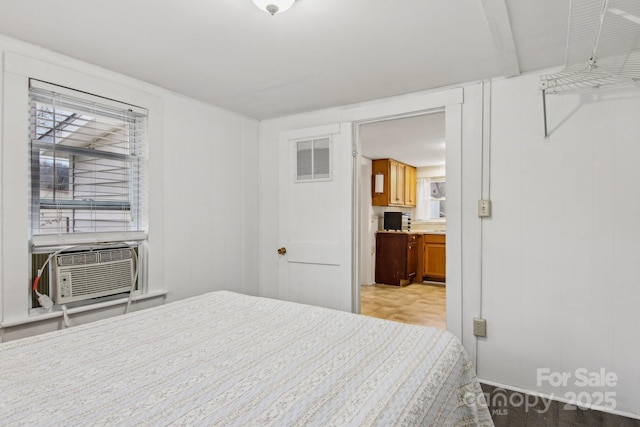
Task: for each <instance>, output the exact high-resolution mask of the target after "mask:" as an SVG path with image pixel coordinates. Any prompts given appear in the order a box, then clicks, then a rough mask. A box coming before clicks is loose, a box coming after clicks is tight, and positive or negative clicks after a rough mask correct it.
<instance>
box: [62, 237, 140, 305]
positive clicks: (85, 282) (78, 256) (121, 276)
mask: <svg viewBox="0 0 640 427" xmlns="http://www.w3.org/2000/svg"><path fill="white" fill-rule="evenodd" d="M53 266H54V270H55V283H56V289H55V302H56V304H66V303H69V302H73V301H81V300H86V299H90V298H97V297H103V296H107V295H113V294H118V293H121V292H128V291H130V290H131V286H132V285H133V280H134V254H133V249H132V248H122V249H108V250H96V251H88V252H74V253H66V254H59V255H56V256H55V260H54V263H53Z"/></svg>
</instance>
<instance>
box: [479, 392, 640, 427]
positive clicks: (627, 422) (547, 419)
mask: <svg viewBox="0 0 640 427" xmlns="http://www.w3.org/2000/svg"><path fill="white" fill-rule="evenodd" d="M482 390H483V391H484V392H485V396H486V397H488V400H489V401H488V402H487V403H488V404H489V411H490V412H491V417H492V418H493V422H494V423H495V425H496V427H503V426H505V427H556V426H559V427H578V426H580V427H582V426H589V427H640V420H636V419H632V418H627V417H622V416H620V415H613V414H610V413H608V412H601V411H594V410H591V409H580V408H578V407H569V408H572V409H567V408H568V407H567V405H565V404H564V403H563V402H558V401H556V400H553V401H550V402H549V401H547V406H548V408H547V410H546V411H545V410H544V407H545V403H544V402H543V401H542V399H541V398H536V397H535V396H529V398H527V397H526V396H527V395H524V396H525V397H523V395H522V394H521V393H518V392H514V391H510V390H505V389H503V388H499V387H494V386H490V385H487V384H482ZM514 394H517V395H519V396H515V397H512V396H513V395H514ZM498 395H500V396H498ZM527 401H528V402H530V404H531V406H530V407H527V404H526V403H524V402H527ZM505 402H517V403H518V405H510V404H507V405H504V403H505ZM535 402H537V405H533V403H535ZM573 408H575V409H573Z"/></svg>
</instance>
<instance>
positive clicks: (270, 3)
mask: <svg viewBox="0 0 640 427" xmlns="http://www.w3.org/2000/svg"><path fill="white" fill-rule="evenodd" d="M252 1H253V4H255V5H256V6H257V7H258V9H260V10H263V11H265V12H267V13H268V14H270V15H275V14H276V13H280V12H284V11H285V10H287V9H289V8H290V7H291V6H293V3H295V1H296V0H252Z"/></svg>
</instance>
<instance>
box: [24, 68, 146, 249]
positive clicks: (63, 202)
mask: <svg viewBox="0 0 640 427" xmlns="http://www.w3.org/2000/svg"><path fill="white" fill-rule="evenodd" d="M29 96H30V108H31V109H30V128H29V131H30V141H31V142H30V147H29V150H30V159H31V163H30V175H31V186H30V188H31V191H30V200H31V203H30V206H31V221H30V224H31V236H32V237H35V236H39V235H47V234H72V233H105V232H118V233H119V239H122V233H127V232H139V231H146V227H147V224H146V212H145V211H146V209H145V196H146V192H145V166H146V160H147V155H146V145H145V128H146V110H144V109H141V108H138V107H134V106H130V105H126V104H121V103H119V102H115V101H112V100H109V99H106V98H100V97H97V96H94V95H89V94H85V93H83V92H77V91H74V90H70V89H67V88H62V87H58V86H55V85H51V84H48V83H44V82H40V81H37V80H31V82H30V88H29Z"/></svg>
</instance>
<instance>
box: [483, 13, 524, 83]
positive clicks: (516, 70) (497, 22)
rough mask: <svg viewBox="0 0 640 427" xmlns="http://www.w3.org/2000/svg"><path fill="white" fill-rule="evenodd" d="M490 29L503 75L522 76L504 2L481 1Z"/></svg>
mask: <svg viewBox="0 0 640 427" xmlns="http://www.w3.org/2000/svg"><path fill="white" fill-rule="evenodd" d="M480 2H481V3H482V8H483V9H484V14H485V17H486V18H487V23H488V24H489V29H490V30H491V34H492V35H493V41H494V43H495V45H496V52H497V54H498V59H499V60H500V64H501V69H502V74H503V75H504V76H505V77H513V76H517V75H519V74H520V65H519V63H518V55H517V53H516V45H515V42H514V39H513V33H512V31H511V22H510V20H509V13H508V11H507V5H506V4H505V2H504V0H481V1H480Z"/></svg>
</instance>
